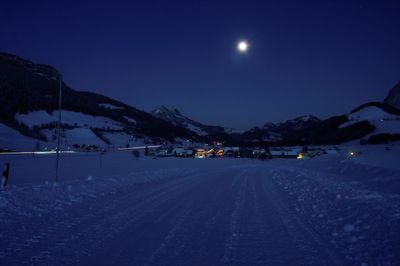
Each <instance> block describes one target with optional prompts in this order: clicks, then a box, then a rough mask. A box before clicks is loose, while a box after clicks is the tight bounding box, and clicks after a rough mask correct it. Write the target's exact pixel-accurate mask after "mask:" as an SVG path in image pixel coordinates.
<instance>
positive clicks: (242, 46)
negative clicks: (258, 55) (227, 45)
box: [237, 41, 249, 53]
mask: <svg viewBox="0 0 400 266" xmlns="http://www.w3.org/2000/svg"><path fill="white" fill-rule="evenodd" d="M237 49H238V51H239V52H241V53H245V52H247V50H248V49H249V44H248V42H246V41H240V42H238V44H237Z"/></svg>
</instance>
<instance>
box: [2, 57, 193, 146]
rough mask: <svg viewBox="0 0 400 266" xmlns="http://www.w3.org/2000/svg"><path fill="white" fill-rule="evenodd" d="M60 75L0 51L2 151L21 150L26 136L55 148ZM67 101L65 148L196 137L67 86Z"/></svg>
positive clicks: (64, 91)
mask: <svg viewBox="0 0 400 266" xmlns="http://www.w3.org/2000/svg"><path fill="white" fill-rule="evenodd" d="M59 76H60V74H59V72H58V71H57V70H56V69H54V68H53V67H50V66H47V65H41V64H34V63H32V62H30V61H28V60H25V59H23V58H20V57H18V56H15V55H11V54H6V53H0V124H1V127H0V129H1V130H2V131H1V132H0V133H1V139H0V145H1V146H0V148H2V149H16V148H18V147H17V146H18V143H16V141H11V140H12V139H15V140H16V139H19V138H21V135H22V136H25V138H26V137H29V138H32V139H33V140H34V141H35V142H37V143H38V144H37V146H42V145H45V146H46V147H49V148H51V147H54V142H55V134H56V126H57V122H56V121H57V119H58V91H59ZM62 97H63V98H62V109H63V111H62V144H63V146H74V145H75V146H82V145H85V146H86V147H87V146H97V147H106V146H115V147H118V146H127V145H134V144H137V143H144V142H150V143H154V142H157V143H162V142H164V141H174V139H175V138H180V139H193V138H196V136H195V135H194V134H193V133H192V132H191V131H189V130H187V129H185V128H181V127H179V126H176V125H173V124H171V123H169V122H166V121H164V120H162V119H158V118H156V117H154V116H152V115H150V114H148V113H146V112H143V111H140V110H138V109H136V108H134V107H132V106H129V105H126V104H124V103H122V102H119V101H116V100H113V99H111V98H108V97H106V96H103V95H100V94H96V93H91V92H81V91H76V90H73V89H72V88H70V87H68V86H67V85H66V84H65V83H63V84H62ZM3 131H4V132H3ZM16 132H18V134H14V133H16ZM11 133H13V134H14V135H15V136H14V138H13V137H12V135H13V134H11ZM17 135H18V136H17ZM6 136H8V137H6ZM26 148H29V147H26Z"/></svg>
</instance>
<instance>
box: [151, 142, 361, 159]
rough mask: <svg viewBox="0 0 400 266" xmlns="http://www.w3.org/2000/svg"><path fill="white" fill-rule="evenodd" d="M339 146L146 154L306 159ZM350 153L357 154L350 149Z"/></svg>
mask: <svg viewBox="0 0 400 266" xmlns="http://www.w3.org/2000/svg"><path fill="white" fill-rule="evenodd" d="M339 150H340V149H339V148H338V147H337V146H304V147H301V146H294V147H263V148H262V147H224V146H222V145H207V144H206V145H201V146H200V145H199V146H195V147H172V146H170V147H157V148H148V147H146V148H145V151H144V155H145V156H149V157H153V158H158V157H179V158H198V159H204V158H224V157H226V158H253V159H260V160H266V159H273V158H286V159H304V158H312V157H316V156H320V155H323V154H337V153H338V151H339ZM349 155H351V156H355V155H357V153H356V152H354V151H349Z"/></svg>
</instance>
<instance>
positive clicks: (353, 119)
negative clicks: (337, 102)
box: [340, 102, 400, 143]
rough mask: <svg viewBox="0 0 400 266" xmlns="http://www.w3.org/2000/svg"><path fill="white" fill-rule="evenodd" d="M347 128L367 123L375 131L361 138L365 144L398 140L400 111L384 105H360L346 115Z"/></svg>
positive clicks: (344, 125)
mask: <svg viewBox="0 0 400 266" xmlns="http://www.w3.org/2000/svg"><path fill="white" fill-rule="evenodd" d="M347 118H348V120H349V121H348V122H346V123H344V124H342V125H341V126H340V127H342V128H343V127H347V126H350V125H353V124H355V123H359V122H368V123H369V124H371V125H373V126H374V127H375V130H374V131H372V132H371V133H369V134H367V135H366V136H364V137H363V141H364V142H366V143H375V142H379V143H380V142H386V141H395V140H400V110H397V109H395V108H393V107H392V106H391V105H387V104H385V103H379V102H372V103H367V104H364V105H361V106H360V107H358V108H357V109H355V110H353V111H352V112H351V113H350V114H348V115H347Z"/></svg>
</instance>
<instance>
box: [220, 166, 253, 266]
mask: <svg viewBox="0 0 400 266" xmlns="http://www.w3.org/2000/svg"><path fill="white" fill-rule="evenodd" d="M247 172H248V170H242V171H241V172H240V173H239V174H237V175H236V176H235V177H234V181H233V183H232V187H234V186H235V185H237V183H239V184H238V186H239V190H238V192H237V194H236V199H235V208H234V210H233V212H232V214H231V222H230V225H229V233H230V236H229V237H228V239H227V240H226V243H225V251H224V255H223V257H222V259H221V262H222V263H224V264H225V265H234V264H235V261H236V260H237V248H238V244H239V240H240V239H239V238H240V235H239V234H240V218H241V214H242V211H243V210H242V209H243V206H244V202H245V195H246V189H247V181H248V175H247Z"/></svg>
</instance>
